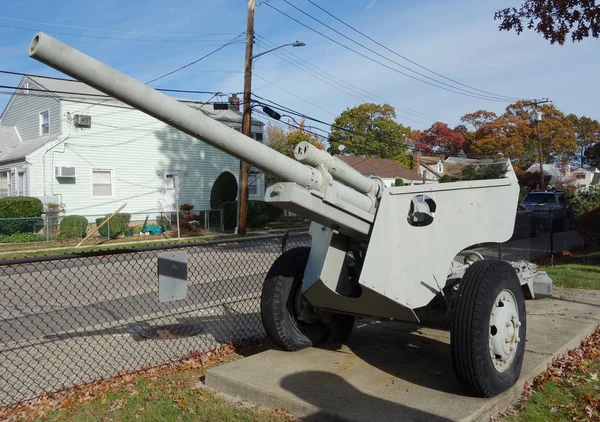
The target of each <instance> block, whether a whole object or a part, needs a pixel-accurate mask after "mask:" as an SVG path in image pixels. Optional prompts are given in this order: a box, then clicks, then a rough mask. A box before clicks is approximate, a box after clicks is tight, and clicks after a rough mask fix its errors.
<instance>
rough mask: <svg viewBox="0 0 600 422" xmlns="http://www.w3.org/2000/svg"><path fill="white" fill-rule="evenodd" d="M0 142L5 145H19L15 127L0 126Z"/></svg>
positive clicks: (19, 138)
mask: <svg viewBox="0 0 600 422" xmlns="http://www.w3.org/2000/svg"><path fill="white" fill-rule="evenodd" d="M0 140H2V142H4V143H6V144H7V145H15V146H16V145H19V144H20V143H21V137H20V136H19V132H18V131H17V127H16V126H0Z"/></svg>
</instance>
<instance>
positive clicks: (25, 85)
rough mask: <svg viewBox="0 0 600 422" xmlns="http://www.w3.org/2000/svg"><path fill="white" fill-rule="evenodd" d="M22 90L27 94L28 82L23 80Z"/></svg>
mask: <svg viewBox="0 0 600 422" xmlns="http://www.w3.org/2000/svg"><path fill="white" fill-rule="evenodd" d="M23 88H24V89H23V91H24V92H25V94H29V82H25V83H24V84H23Z"/></svg>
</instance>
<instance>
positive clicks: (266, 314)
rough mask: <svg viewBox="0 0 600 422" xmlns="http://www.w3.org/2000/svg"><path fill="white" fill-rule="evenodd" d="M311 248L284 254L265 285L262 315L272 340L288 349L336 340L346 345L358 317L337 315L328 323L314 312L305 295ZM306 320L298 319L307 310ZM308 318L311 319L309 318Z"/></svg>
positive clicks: (274, 264)
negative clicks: (302, 289) (303, 291)
mask: <svg viewBox="0 0 600 422" xmlns="http://www.w3.org/2000/svg"><path fill="white" fill-rule="evenodd" d="M309 253H310V248H306V247H302V248H294V249H290V250H289V251H286V252H284V253H283V254H281V256H279V258H277V260H276V261H275V262H274V263H273V265H272V266H271V268H270V270H269V273H268V274H267V277H266V279H265V282H264V284H263V289H262V294H261V300H260V314H261V318H262V322H263V326H264V327H265V331H266V332H267V334H268V336H269V338H270V339H271V340H273V342H275V343H276V344H277V345H278V346H280V347H282V348H283V349H285V350H301V349H305V348H307V347H311V346H317V345H319V344H321V343H323V342H325V341H326V340H327V339H328V338H329V337H330V336H331V335H332V333H333V334H334V336H332V340H335V341H337V342H345V340H347V339H348V337H349V336H350V333H351V331H352V328H353V326H354V317H351V316H346V315H335V316H334V317H333V320H332V321H331V322H330V323H328V324H325V323H324V322H323V321H321V319H320V318H319V317H318V316H317V315H316V314H314V313H313V312H312V309H311V308H310V305H309V304H308V303H307V301H306V299H305V298H304V296H303V295H302V293H301V287H302V277H303V276H304V268H305V267H306V263H307V262H308V255H309ZM305 307H308V313H307V312H306V310H305V311H304V312H303V314H304V315H303V316H304V318H303V319H304V320H302V321H301V320H300V319H299V318H298V317H299V315H300V313H301V312H302V310H303V308H305ZM307 315H308V317H309V318H307Z"/></svg>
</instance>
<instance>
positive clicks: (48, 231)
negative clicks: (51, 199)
mask: <svg viewBox="0 0 600 422" xmlns="http://www.w3.org/2000/svg"><path fill="white" fill-rule="evenodd" d="M44 217H45V218H46V243H50V225H49V223H50V222H49V221H48V214H45V215H44Z"/></svg>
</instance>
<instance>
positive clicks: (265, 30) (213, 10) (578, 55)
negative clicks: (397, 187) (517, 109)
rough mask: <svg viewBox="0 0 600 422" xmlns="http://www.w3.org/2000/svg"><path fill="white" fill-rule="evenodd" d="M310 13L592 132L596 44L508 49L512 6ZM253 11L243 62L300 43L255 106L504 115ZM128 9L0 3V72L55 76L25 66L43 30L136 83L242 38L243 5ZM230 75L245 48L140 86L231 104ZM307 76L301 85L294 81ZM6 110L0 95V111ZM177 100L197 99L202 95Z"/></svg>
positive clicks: (268, 61) (430, 117)
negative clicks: (506, 19)
mask: <svg viewBox="0 0 600 422" xmlns="http://www.w3.org/2000/svg"><path fill="white" fill-rule="evenodd" d="M289 1H290V2H291V3H293V4H294V5H296V6H297V7H298V8H300V9H302V10H304V11H306V12H307V13H310V14H311V15H313V16H314V17H316V18H318V19H320V20H322V21H323V22H324V23H327V24H328V25H330V26H332V27H334V28H336V29H337V30H338V31H340V32H342V33H344V34H346V35H348V36H350V37H351V38H353V39H356V40H357V41H359V42H361V43H363V44H365V45H367V46H369V47H371V48H373V49H375V50H377V51H378V52H380V54H382V55H384V56H386V57H389V58H392V59H393V60H395V61H397V62H398V63H401V64H403V65H405V66H408V67H411V68H413V69H417V70H419V71H420V72H424V73H426V71H423V70H422V69H418V68H416V67H415V66H413V65H412V64H410V63H408V62H406V61H404V60H402V59H401V58H399V57H397V56H393V55H391V53H389V52H386V51H385V50H382V49H381V48H379V47H377V46H376V45H374V44H373V43H371V42H370V41H368V40H366V39H364V38H362V37H361V36H360V35H358V34H356V33H354V32H352V31H351V30H350V29H348V28H347V27H344V26H343V25H342V24H340V23H339V22H336V21H335V20H334V19H333V18H331V17H329V16H327V15H326V14H324V13H323V12H322V11H320V10H319V9H317V8H315V7H314V6H313V5H311V4H310V3H309V2H308V1H307V0H289ZM313 1H315V2H316V3H317V4H319V5H320V6H321V7H323V8H325V9H327V10H328V11H330V12H331V13H332V14H334V15H336V16H337V17H339V18H340V19H342V20H344V21H346V22H347V23H348V24H350V25H352V26H354V27H355V28H357V29H359V30H360V31H362V32H364V33H366V34H367V35H369V36H370V37H372V38H374V39H376V40H377V41H379V42H380V43H382V44H384V45H386V46H387V47H389V48H390V49H392V50H394V51H396V52H398V53H400V54H402V55H403V56H406V57H408V58H409V59H411V60H413V61H415V62H417V63H419V64H421V65H423V66H426V67H428V68H430V69H433V70H435V71H436V72H438V73H441V74H443V75H444V76H447V77H449V78H452V79H455V80H457V81H459V82H462V83H464V84H468V85H470V86H473V87H475V88H478V89H481V90H485V91H489V92H493V93H496V94H501V95H506V96H511V97H520V98H540V97H549V98H550V99H551V100H552V101H553V102H554V104H555V105H557V106H558V107H559V108H560V109H561V110H563V111H564V112H565V113H575V114H578V115H587V116H589V117H592V118H595V119H599V120H600V111H599V109H598V107H597V105H596V99H597V98H598V97H600V85H599V84H597V83H595V80H596V79H595V78H594V76H595V73H596V72H597V69H598V65H599V64H600V55H598V54H597V51H598V47H599V46H600V44H599V43H600V41H599V40H596V39H587V40H584V41H583V42H581V43H577V44H573V43H570V42H569V43H568V44H565V45H564V46H557V45H555V46H552V45H550V43H549V42H547V41H546V40H544V39H543V37H542V36H540V35H538V34H536V33H533V32H527V33H524V34H522V35H520V36H517V35H516V34H515V33H513V32H510V33H508V32H499V31H498V29H497V22H495V21H494V19H493V16H494V12H495V10H497V9H499V8H501V7H506V6H513V5H518V4H519V3H520V1H514V0H504V1H486V2H482V1H477V0H466V1H441V0H440V1H437V0H422V1H419V0H352V1H341V0H328V1H325V0H313ZM264 2H265V0H262V2H261V0H257V7H256V20H255V31H256V33H257V38H256V44H255V47H254V49H255V50H254V54H257V53H259V52H261V51H264V50H267V49H269V48H270V47H271V46H275V45H280V44H285V43H289V42H294V41H296V40H300V41H303V42H305V43H306V46H305V47H301V48H292V47H286V48H284V49H280V50H278V51H277V52H276V53H269V54H266V55H264V56H262V57H260V58H259V59H257V60H256V61H255V62H254V75H255V76H254V78H253V89H252V91H253V92H254V93H255V94H257V95H260V96H262V97H264V98H268V99H270V100H273V101H275V102H277V103H280V104H283V105H285V106H287V107H289V108H292V109H295V110H298V111H301V112H303V113H305V114H308V115H310V116H314V117H316V118H319V119H321V120H324V121H327V122H332V121H333V119H334V118H335V116H337V115H339V113H341V112H342V111H343V110H344V109H346V108H347V107H352V106H356V105H358V104H360V103H362V102H367V101H370V102H374V101H378V102H388V103H391V104H393V105H394V106H395V107H396V110H397V113H398V121H399V122H401V123H403V124H405V125H407V126H411V127H412V128H417V129H423V128H426V127H428V126H430V125H431V124H432V123H433V122H434V121H442V122H446V123H448V124H450V125H451V126H454V125H456V124H458V123H459V119H460V116H462V115H464V114H465V113H469V112H472V111H475V110H478V109H486V110H490V111H494V112H496V113H501V112H502V111H503V110H504V108H505V107H506V105H507V104H508V103H503V102H494V101H488V100H484V99H477V98H471V97H466V96H462V95H458V94H455V93H451V92H447V91H444V90H441V89H439V88H435V87H432V86H429V85H426V84H423V83H421V82H418V81H415V80H413V79H410V78H408V77H406V76H404V75H401V74H399V73H397V72H395V71H393V70H390V69H387V68H385V67H383V66H380V65H379V64H376V63H374V62H372V61H369V60H367V59H365V58H363V57H360V56H359V55H357V54H355V53H353V52H350V51H348V50H346V49H344V48H343V47H341V46H339V45H336V44H334V43H333V42H331V41H329V40H327V39H325V38H323V37H321V36H320V35H318V34H315V33H314V32H312V31H310V30H308V29H306V28H304V27H302V26H301V25H299V24H297V23H296V22H294V21H292V20H290V19H288V18H287V17H285V16H282V15H280V14H279V13H278V12H276V11H275V10H273V9H272V8H270V7H268V5H266V4H264ZM261 3H262V4H261ZM134 4H135V2H123V1H119V0H106V1H102V2H98V1H93V2H92V1H88V0H79V1H71V0H54V1H50V0H44V1H41V0H29V1H27V2H24V1H11V2H8V1H5V2H3V7H2V9H1V10H0V69H2V70H10V71H17V72H25V73H36V74H42V75H49V76H61V75H60V73H58V72H56V71H54V70H52V69H50V68H48V67H46V66H44V65H42V64H40V63H38V62H36V61H35V60H33V59H30V58H29V57H28V56H27V46H28V43H29V41H30V39H31V37H32V36H33V34H34V33H35V31H37V30H42V31H45V32H47V33H48V34H50V35H52V36H55V37H56V38H58V39H60V40H62V41H64V42H66V43H67V44H70V45H72V46H74V47H75V48H77V49H80V50H82V51H84V52H85V53H87V54H89V55H91V56H93V57H95V58H97V59H99V60H101V61H104V62H107V63H108V64H110V65H111V66H113V67H115V68H117V69H119V70H121V71H123V72H125V73H127V74H129V75H131V76H133V77H135V78H137V79H140V80H142V81H144V82H146V81H149V80H151V79H153V78H155V77H157V76H160V75H161V74H164V73H166V72H168V71H169V70H172V69H174V68H177V67H179V66H182V65H184V64H186V63H189V62H191V61H193V60H195V59H197V58H199V57H201V56H202V55H204V54H206V53H209V52H210V51H212V50H214V49H215V48H217V47H218V46H220V45H222V44H225V43H226V42H228V41H230V40H232V39H234V38H235V37H236V36H237V35H239V34H240V33H242V32H243V31H245V28H246V4H247V2H246V0H212V1H207V0H195V1H190V0H187V1H177V0H171V1H167V0H149V1H144V2H139V5H138V4H135V5H134ZM142 4H143V5H142ZM269 4H270V5H272V6H274V7H276V8H278V9H280V10H282V11H284V12H286V13H288V14H289V15H291V16H293V17H294V18H296V19H298V20H300V21H302V22H304V23H306V24H307V25H309V26H311V27H313V28H315V29H318V30H319V31H321V32H323V33H324V34H327V35H328V36H330V37H332V38H334V39H336V40H339V41H340V42H342V43H344V44H346V45H348V46H351V47H352V48H354V49H357V50H360V51H363V52H364V54H366V55H369V56H372V57H375V58H376V59H377V60H379V61H382V62H384V61H385V59H382V58H381V57H376V56H374V55H373V54H372V53H370V52H367V51H364V50H362V48H361V47H359V46H356V45H353V44H351V42H349V41H348V40H344V39H342V38H341V37H340V36H339V35H337V34H335V33H333V32H331V31H330V30H329V29H327V28H325V27H323V26H321V25H320V24H319V23H317V22H315V21H312V20H310V18H308V17H306V16H304V15H302V14H301V13H300V12H298V11H297V10H295V9H293V8H292V7H290V6H289V5H288V4H286V3H285V2H284V1H283V0H269ZM24 11H26V12H25V13H24ZM47 23H51V24H54V25H48V24H47ZM102 37H104V38H102ZM108 38H110V39H108ZM112 38H116V39H112ZM243 39H244V37H240V38H239V39H238V40H240V41H241V40H243ZM386 63H387V64H388V65H389V66H391V67H394V68H398V66H397V65H395V64H393V63H390V62H386ZM243 64H244V44H243V43H242V42H238V43H235V44H232V45H229V46H227V47H225V48H224V49H223V50H221V51H219V52H217V53H216V54H214V55H213V56H211V57H209V58H207V59H205V60H203V61H201V62H200V63H198V64H196V65H194V66H191V67H189V68H188V69H186V70H183V71H181V72H178V73H176V74H174V75H171V76H169V77H166V78H164V79H161V80H160V81H158V82H156V83H154V84H152V86H154V87H160V88H175V89H191V90H202V91H219V92H223V93H229V92H240V91H242V89H243V74H242V72H241V71H242V70H243ZM306 68H308V69H310V73H307V72H305V71H304V70H305V69H306ZM398 69H400V68H398ZM400 70H402V71H404V72H406V70H404V69H400ZM323 72H326V73H323ZM315 75H317V76H318V77H319V78H320V79H324V80H326V81H328V82H329V83H330V84H333V85H335V86H337V87H338V88H339V83H340V82H339V81H340V80H342V81H343V83H347V84H348V85H344V89H343V91H345V92H343V91H340V90H339V89H336V88H335V87H332V86H331V85H329V84H327V83H325V82H323V80H320V79H318V78H317V77H316V76H315ZM427 75H428V76H431V77H434V78H437V79H439V77H437V76H435V75H433V74H430V73H427ZM415 76H416V75H415ZM332 78H333V79H332ZM19 80H20V77H18V76H9V75H2V74H0V85H17V83H18V82H19ZM445 82H447V83H450V82H448V81H445ZM4 91H6V90H4ZM9 98H10V97H9V96H8V95H6V94H5V95H0V110H2V109H4V107H5V105H6V103H7V101H8V99H9ZM189 98H195V99H198V100H208V99H209V98H210V96H209V95H190V96H189ZM221 98H222V99H225V97H221ZM265 120H266V119H265ZM315 126H316V125H315Z"/></svg>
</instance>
